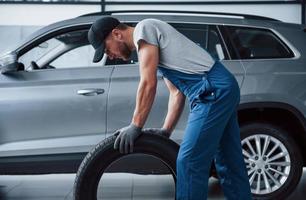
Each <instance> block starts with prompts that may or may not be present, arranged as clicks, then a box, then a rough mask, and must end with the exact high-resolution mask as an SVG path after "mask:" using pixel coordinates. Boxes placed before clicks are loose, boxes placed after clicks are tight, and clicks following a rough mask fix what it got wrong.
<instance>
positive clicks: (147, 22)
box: [136, 18, 166, 26]
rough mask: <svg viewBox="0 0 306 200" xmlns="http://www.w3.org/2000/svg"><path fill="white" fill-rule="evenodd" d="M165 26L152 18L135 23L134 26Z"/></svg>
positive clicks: (162, 22) (160, 21)
mask: <svg viewBox="0 0 306 200" xmlns="http://www.w3.org/2000/svg"><path fill="white" fill-rule="evenodd" d="M162 24H166V23H165V22H164V21H162V20H159V19H154V18H146V19H143V20H141V21H139V22H138V23H137V25H136V26H159V25H162Z"/></svg>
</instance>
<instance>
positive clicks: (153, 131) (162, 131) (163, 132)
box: [142, 128, 171, 138]
mask: <svg viewBox="0 0 306 200" xmlns="http://www.w3.org/2000/svg"><path fill="white" fill-rule="evenodd" d="M142 132H143V133H151V134H157V135H162V136H164V137H167V138H169V137H170V135H171V133H170V132H168V131H167V130H166V129H165V128H144V129H142Z"/></svg>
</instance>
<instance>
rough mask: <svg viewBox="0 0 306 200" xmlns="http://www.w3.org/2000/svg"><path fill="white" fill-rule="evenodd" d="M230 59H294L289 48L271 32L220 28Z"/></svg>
mask: <svg viewBox="0 0 306 200" xmlns="http://www.w3.org/2000/svg"><path fill="white" fill-rule="evenodd" d="M220 29H221V31H222V34H223V35H224V38H225V41H226V43H227V45H228V46H229V48H228V49H229V51H230V55H231V58H232V59H265V58H269V59H270V58H291V57H294V54H293V52H292V51H291V50H290V49H289V47H288V46H287V45H286V44H285V43H284V42H283V41H281V39H280V38H279V37H278V36H277V35H275V34H274V33H273V32H272V31H270V30H267V29H261V28H248V27H235V26H223V27H220Z"/></svg>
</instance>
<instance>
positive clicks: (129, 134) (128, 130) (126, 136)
mask: <svg viewBox="0 0 306 200" xmlns="http://www.w3.org/2000/svg"><path fill="white" fill-rule="evenodd" d="M141 133H142V132H141V128H140V127H138V126H136V125H134V124H130V125H129V126H126V127H124V128H121V129H119V130H117V131H116V132H115V133H114V134H119V135H118V136H117V138H116V140H115V143H114V149H118V147H119V151H120V153H129V152H130V153H132V152H133V147H134V141H135V139H136V138H137V137H138V136H139V135H141Z"/></svg>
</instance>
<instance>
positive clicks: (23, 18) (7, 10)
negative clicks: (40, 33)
mask: <svg viewBox="0 0 306 200" xmlns="http://www.w3.org/2000/svg"><path fill="white" fill-rule="evenodd" d="M100 11H101V6H100V5H50V4H46V5H38V4H0V25H30V26H33V25H34V26H44V25H47V24H50V23H53V22H57V21H60V20H64V19H69V18H73V17H77V16H79V15H82V14H87V13H91V12H100Z"/></svg>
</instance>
